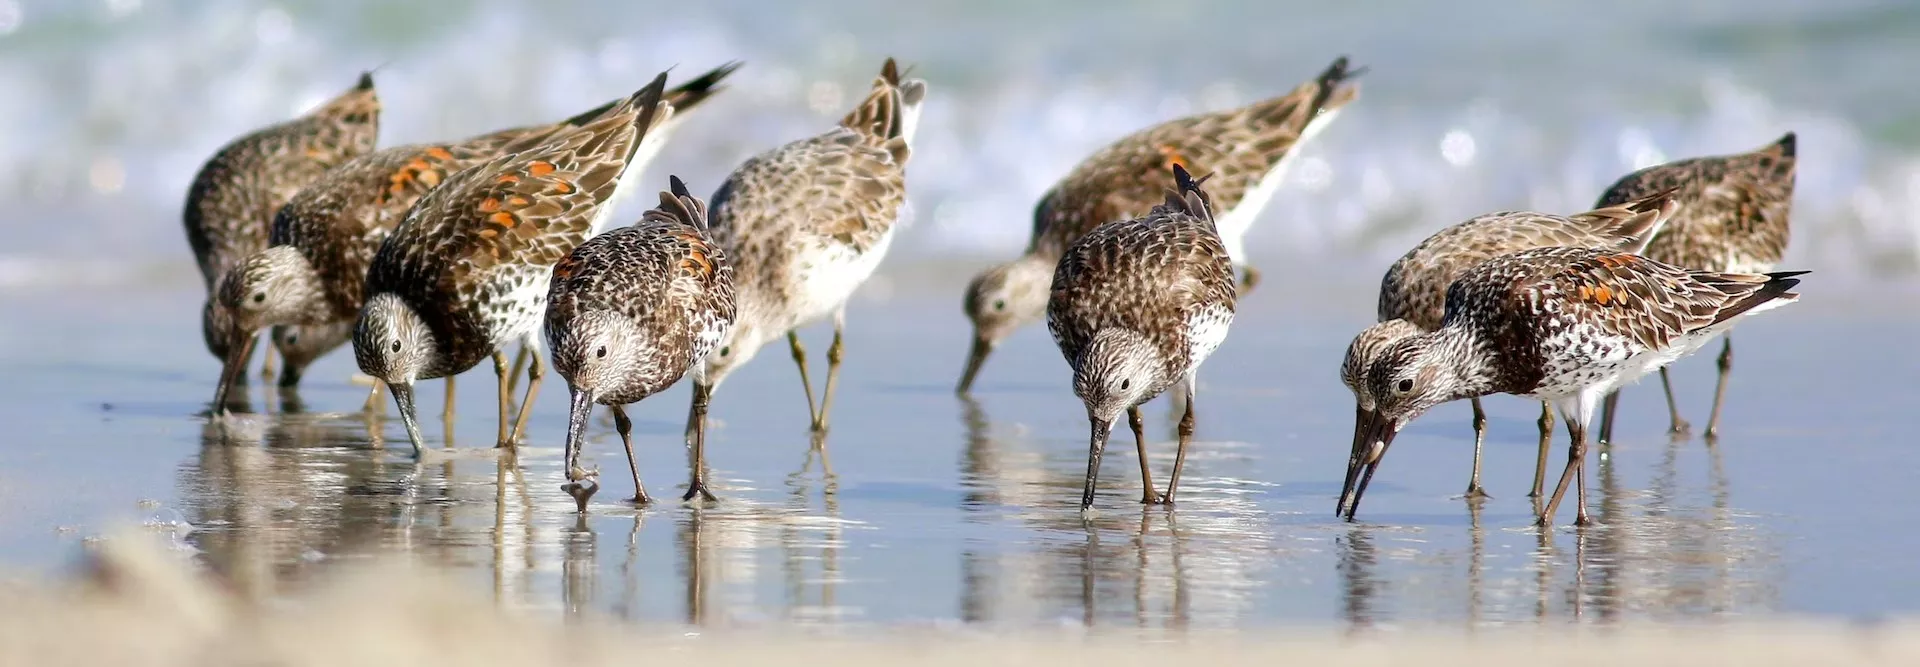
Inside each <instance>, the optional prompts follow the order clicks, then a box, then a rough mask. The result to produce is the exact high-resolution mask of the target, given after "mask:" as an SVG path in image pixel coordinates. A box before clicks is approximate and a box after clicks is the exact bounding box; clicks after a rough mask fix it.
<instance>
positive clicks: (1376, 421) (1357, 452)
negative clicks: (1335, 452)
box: [1333, 407, 1399, 521]
mask: <svg viewBox="0 0 1920 667" xmlns="http://www.w3.org/2000/svg"><path fill="white" fill-rule="evenodd" d="M1398 433H1399V431H1398V430H1396V429H1394V428H1393V420H1392V419H1387V418H1384V417H1381V416H1380V414H1379V413H1375V412H1368V411H1366V410H1364V409H1360V408H1357V407H1356V408H1355V409H1354V415H1353V452H1352V453H1351V454H1350V455H1348V457H1347V481H1346V484H1345V485H1344V486H1342V487H1341V489H1340V505H1339V506H1337V507H1336V508H1334V511H1333V513H1334V516H1345V517H1346V518H1347V520H1348V521H1352V520H1353V514H1354V512H1356V511H1359V509H1360V498H1361V497H1362V496H1365V495H1367V485H1368V484H1371V483H1372V482H1373V473H1374V472H1375V471H1378V470H1379V469H1380V461H1381V460H1383V459H1385V458H1386V457H1387V448H1388V447H1392V446H1393V437H1394V436H1395V435H1397V434H1398Z"/></svg>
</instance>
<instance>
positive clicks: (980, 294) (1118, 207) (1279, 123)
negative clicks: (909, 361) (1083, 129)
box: [955, 56, 1366, 394]
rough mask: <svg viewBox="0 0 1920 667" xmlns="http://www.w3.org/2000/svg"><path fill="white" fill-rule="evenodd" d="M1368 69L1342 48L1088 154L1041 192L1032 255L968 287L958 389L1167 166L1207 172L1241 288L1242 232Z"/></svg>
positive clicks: (1155, 198) (1145, 204)
mask: <svg viewBox="0 0 1920 667" xmlns="http://www.w3.org/2000/svg"><path fill="white" fill-rule="evenodd" d="M1365 71H1366V69H1365V68H1357V69H1352V68H1349V66H1348V64H1347V59H1346V57H1345V56H1342V57H1340V58H1338V59H1335V60H1334V61H1333V64H1332V65H1330V66H1328V67H1327V70H1326V71H1325V72H1322V73H1320V76H1318V77H1315V78H1314V79H1313V80H1311V81H1308V82H1306V83H1303V84H1300V85H1299V86H1298V87H1296V88H1294V89H1293V90H1292V91H1291V92H1289V93H1287V94H1285V95H1282V96H1280V97H1275V98H1272V99H1269V100H1264V101H1260V102H1255V103H1253V104H1250V105H1247V106H1244V107H1240V108H1237V109H1228V110H1225V111H1216V112H1213V113H1207V114H1200V115H1197V116H1189V117H1186V118H1181V119H1178V120H1172V121H1167V122H1165V123H1161V124H1159V125H1155V126H1153V127H1149V128H1147V129H1144V130H1140V131H1139V132H1135V133H1133V134H1131V135H1128V136H1126V137H1124V138H1121V139H1120V140H1118V141H1115V142H1114V143H1112V144H1110V145H1108V146H1107V147H1105V148H1102V149H1100V151H1099V152H1096V153H1094V154H1093V155H1091V156H1089V157H1087V159H1085V160H1082V161H1081V162H1080V164H1079V165H1077V166H1075V167H1074V168H1073V170H1072V171H1071V172H1068V173H1067V175H1066V177H1065V178H1062V179H1060V182H1059V183H1057V184H1055V185H1054V186H1053V188H1051V189H1049V190H1048V191H1047V193H1046V194H1044V195H1042V196H1041V197H1040V203H1039V205H1038V206H1036V207H1034V211H1033V233H1032V237H1031V239H1030V240H1029V241H1028V242H1027V251H1026V254H1024V255H1021V256H1020V258H1019V259H1016V260H1013V261H1011V262H1007V263H1005V264H1001V265H999V266H995V267H993V268H990V269H987V270H986V271H983V272H981V273H980V274H979V275H977V276H975V277H974V278H973V281H972V282H971V283H970V284H968V285H967V293H966V299H965V302H964V303H963V307H964V309H965V310H966V313H967V319H969V320H971V321H972V323H973V345H972V347H971V349H969V350H968V352H967V363H966V367H965V369H964V370H962V371H961V374H960V383H959V385H958V386H957V387H955V390H956V391H957V392H958V393H962V394H964V393H967V392H968V391H971V390H972V388H973V380H974V377H975V376H976V375H978V374H979V372H980V367H981V366H982V365H983V364H985V363H986V361H987V356H988V355H989V354H991V353H992V352H993V348H994V346H996V345H998V344H999V343H1000V341H1001V340H1003V339H1005V338H1006V337H1007V336H1009V335H1011V334H1012V333H1013V332H1014V331H1015V330H1017V329H1019V328H1020V327H1023V326H1026V325H1027V324H1028V323H1030V322H1033V321H1035V320H1038V319H1040V318H1041V316H1042V315H1044V314H1045V313H1046V309H1047V281H1048V280H1050V279H1052V277H1053V270H1054V266H1055V265H1056V264H1058V263H1059V260H1060V255H1061V253H1063V252H1065V251H1066V249H1067V246H1069V245H1071V244H1073V242H1074V241H1075V240H1077V239H1079V238H1080V237H1081V236H1082V235H1084V234H1086V233H1087V232H1089V231H1091V230H1093V229H1094V228H1095V227H1098V226H1100V225H1101V224H1103V223H1107V222H1113V221H1118V220H1131V219H1134V218H1138V217H1141V216H1144V215H1147V213H1148V212H1150V211H1151V210H1152V209H1153V208H1154V206H1155V205H1157V204H1159V203H1160V202H1161V200H1162V195H1163V194H1164V192H1165V188H1166V185H1165V184H1166V173H1167V168H1168V167H1169V166H1170V165H1176V164H1177V165H1180V166H1182V167H1185V168H1186V169H1188V170H1189V171H1193V172H1200V173H1207V174H1209V176H1208V178H1209V179H1210V180H1209V181H1208V185H1207V191H1208V192H1209V193H1211V194H1212V195H1213V197H1214V200H1215V202H1216V203H1217V204H1218V206H1219V210H1220V211H1221V214H1220V217H1219V231H1220V239H1221V241H1222V242H1223V243H1225V244H1226V247H1227V252H1228V253H1229V254H1230V255H1232V256H1233V259H1234V263H1235V264H1236V265H1238V266H1241V267H1243V268H1242V270H1243V274H1244V277H1243V279H1242V290H1249V289H1252V287H1253V285H1254V284H1255V283H1257V282H1258V281H1259V272H1258V271H1255V270H1254V268H1253V267H1252V266H1251V265H1248V264H1247V253H1246V249H1245V248H1244V247H1243V246H1242V243H1241V237H1242V236H1244V235H1245V234H1246V232H1247V229H1248V228H1250V227H1252V226H1253V222H1254V219H1255V218H1257V217H1259V215H1260V211H1261V210H1262V209H1263V208H1265V207H1266V205H1267V202H1268V201H1269V200H1271V199H1272V198H1273V193H1274V191H1275V190H1277V189H1279V187H1280V183H1281V182H1282V181H1283V180H1285V176H1286V172H1287V166H1288V164H1289V163H1290V162H1291V160H1290V159H1289V158H1291V157H1293V156H1294V155H1295V154H1297V152H1296V151H1295V150H1294V149H1295V148H1297V147H1299V146H1300V145H1301V144H1303V143H1305V142H1306V141H1307V140H1309V139H1311V138H1313V136H1314V135H1316V134H1318V133H1319V132H1320V131H1321V130H1323V129H1326V127H1327V126H1328V125H1329V124H1331V123H1332V121H1333V119H1334V117H1335V116H1336V115H1338V114H1339V112H1340V110H1341V108H1343V107H1345V106H1346V105H1347V103H1348V102H1352V101H1353V100H1354V98H1355V97H1357V96H1358V95H1359V92H1360V88H1359V86H1358V85H1357V84H1355V83H1353V79H1354V78H1355V77H1358V76H1360V75H1361V74H1362V73H1364V72H1365Z"/></svg>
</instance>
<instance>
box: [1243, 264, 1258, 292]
mask: <svg viewBox="0 0 1920 667" xmlns="http://www.w3.org/2000/svg"><path fill="white" fill-rule="evenodd" d="M1259 284H1260V270H1259V269H1256V268H1253V265H1252V264H1248V265H1246V266H1243V267H1240V292H1239V294H1238V295H1237V296H1246V295H1248V294H1252V293H1253V287H1254V286H1255V285H1259Z"/></svg>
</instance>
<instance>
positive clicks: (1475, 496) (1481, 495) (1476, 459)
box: [1465, 397, 1488, 500]
mask: <svg viewBox="0 0 1920 667" xmlns="http://www.w3.org/2000/svg"><path fill="white" fill-rule="evenodd" d="M1472 402H1473V476H1472V477H1469V478H1467V493H1466V496H1465V498H1466V499H1467V500H1481V499H1485V498H1487V497H1488V496H1487V491H1486V489H1482V488H1480V448H1481V446H1482V445H1483V444H1484V443H1485V442H1486V441H1487V412H1486V410H1483V409H1481V408H1480V399H1479V398H1478V397H1476V398H1474V399H1473V401H1472Z"/></svg>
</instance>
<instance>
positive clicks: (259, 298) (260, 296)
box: [253, 292, 267, 303]
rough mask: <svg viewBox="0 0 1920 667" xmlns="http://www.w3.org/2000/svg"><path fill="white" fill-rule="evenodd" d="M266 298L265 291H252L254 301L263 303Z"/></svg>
mask: <svg viewBox="0 0 1920 667" xmlns="http://www.w3.org/2000/svg"><path fill="white" fill-rule="evenodd" d="M266 300H267V293H266V292H254V293H253V302H254V303H263V302H265V301H266Z"/></svg>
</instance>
